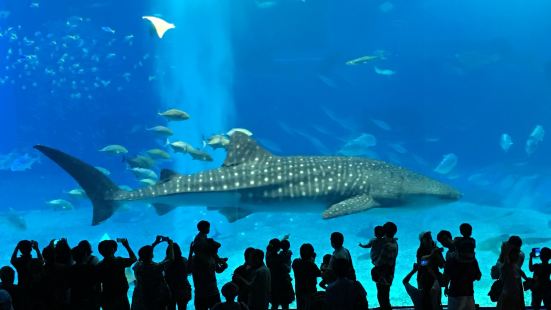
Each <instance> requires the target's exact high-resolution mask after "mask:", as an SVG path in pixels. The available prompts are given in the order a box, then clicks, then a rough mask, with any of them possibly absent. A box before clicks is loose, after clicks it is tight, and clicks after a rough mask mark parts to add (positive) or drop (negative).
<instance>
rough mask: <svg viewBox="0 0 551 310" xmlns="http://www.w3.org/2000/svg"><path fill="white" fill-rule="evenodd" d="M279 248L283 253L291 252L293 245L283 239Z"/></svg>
mask: <svg viewBox="0 0 551 310" xmlns="http://www.w3.org/2000/svg"><path fill="white" fill-rule="evenodd" d="M279 246H280V247H281V249H282V250H283V251H289V249H290V248H291V243H290V242H289V240H287V239H283V240H281V242H280V244H279Z"/></svg>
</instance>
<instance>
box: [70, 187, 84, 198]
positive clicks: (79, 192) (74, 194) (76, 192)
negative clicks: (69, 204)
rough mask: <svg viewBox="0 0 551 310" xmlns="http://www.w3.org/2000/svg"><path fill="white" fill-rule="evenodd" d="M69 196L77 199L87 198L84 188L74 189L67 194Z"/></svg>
mask: <svg viewBox="0 0 551 310" xmlns="http://www.w3.org/2000/svg"><path fill="white" fill-rule="evenodd" d="M67 194H68V195H70V196H72V197H77V198H83V197H86V192H85V191H84V190H83V189H82V188H74V189H72V190H70V191H68V192H67Z"/></svg>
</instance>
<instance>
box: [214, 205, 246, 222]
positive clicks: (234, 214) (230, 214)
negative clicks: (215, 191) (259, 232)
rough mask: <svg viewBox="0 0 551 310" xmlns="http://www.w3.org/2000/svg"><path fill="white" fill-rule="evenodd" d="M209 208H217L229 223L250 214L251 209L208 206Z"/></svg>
mask: <svg viewBox="0 0 551 310" xmlns="http://www.w3.org/2000/svg"><path fill="white" fill-rule="evenodd" d="M209 210H217V211H218V212H220V214H222V215H223V216H225V217H226V219H228V222H230V223H233V222H235V221H237V220H240V219H242V218H245V217H247V216H248V215H250V214H252V212H251V211H249V210H245V209H241V208H209Z"/></svg>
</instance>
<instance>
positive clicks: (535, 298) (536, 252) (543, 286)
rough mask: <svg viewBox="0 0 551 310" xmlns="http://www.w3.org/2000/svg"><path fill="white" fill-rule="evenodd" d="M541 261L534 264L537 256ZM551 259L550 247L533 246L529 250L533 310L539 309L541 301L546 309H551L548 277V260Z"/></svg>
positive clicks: (550, 271) (550, 283) (550, 270)
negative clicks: (530, 250)
mask: <svg viewBox="0 0 551 310" xmlns="http://www.w3.org/2000/svg"><path fill="white" fill-rule="evenodd" d="M538 257H539V259H540V260H541V263H536V264H534V259H536V258H538ZM550 259H551V249H549V248H547V247H545V248H541V249H540V248H534V249H532V252H530V260H529V264H528V267H529V268H530V271H531V272H532V273H533V283H532V287H531V290H532V308H533V309H535V310H538V309H540V307H541V303H542V301H543V305H544V306H545V308H546V309H551V281H550V279H549V277H550V275H551V265H549V260H550Z"/></svg>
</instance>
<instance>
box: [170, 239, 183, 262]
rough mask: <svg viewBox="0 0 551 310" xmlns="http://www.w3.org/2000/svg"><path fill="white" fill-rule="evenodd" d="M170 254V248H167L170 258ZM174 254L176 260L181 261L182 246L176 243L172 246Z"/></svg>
mask: <svg viewBox="0 0 551 310" xmlns="http://www.w3.org/2000/svg"><path fill="white" fill-rule="evenodd" d="M169 252H170V247H167V248H166V256H167V257H168V254H169ZM172 253H174V258H176V259H180V258H182V249H180V245H179V244H178V243H176V242H174V243H173V244H172Z"/></svg>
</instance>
